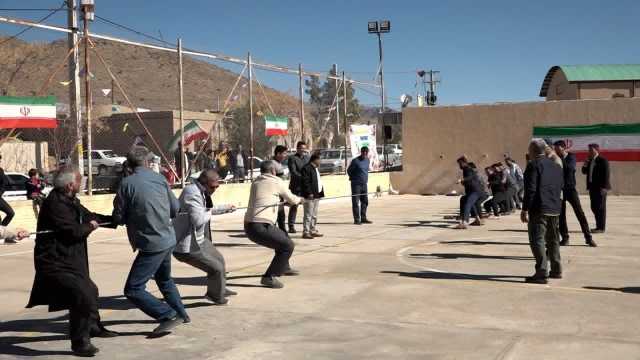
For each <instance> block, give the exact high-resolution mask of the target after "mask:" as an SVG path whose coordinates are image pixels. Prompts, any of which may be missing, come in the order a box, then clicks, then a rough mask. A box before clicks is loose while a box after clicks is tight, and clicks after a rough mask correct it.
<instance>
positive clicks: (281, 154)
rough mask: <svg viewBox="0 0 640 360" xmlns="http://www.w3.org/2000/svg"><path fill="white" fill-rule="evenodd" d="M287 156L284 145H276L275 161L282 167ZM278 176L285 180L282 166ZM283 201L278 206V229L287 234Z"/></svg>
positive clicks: (277, 172) (279, 168) (274, 151)
mask: <svg viewBox="0 0 640 360" xmlns="http://www.w3.org/2000/svg"><path fill="white" fill-rule="evenodd" d="M286 156H287V147H286V146H284V145H276V148H275V149H274V150H273V161H275V162H277V163H278V164H280V165H282V162H283V161H284V160H285V159H286ZM276 176H277V177H279V178H280V179H282V180H285V177H284V169H283V168H282V166H280V167H278V170H277V171H276ZM283 201H284V199H280V202H281V203H282V204H280V205H279V206H278V228H279V229H280V230H282V231H284V232H285V233H286V232H287V228H286V227H285V222H286V216H285V212H284V203H283Z"/></svg>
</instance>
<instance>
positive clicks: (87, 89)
mask: <svg viewBox="0 0 640 360" xmlns="http://www.w3.org/2000/svg"><path fill="white" fill-rule="evenodd" d="M83 12H84V34H83V35H84V89H85V102H86V110H85V112H86V116H87V169H88V171H87V188H88V194H89V196H91V195H93V164H92V161H91V150H92V149H93V147H92V141H91V140H92V139H91V138H92V136H91V128H92V126H91V105H92V104H91V102H92V99H91V81H90V78H91V71H90V68H89V13H88V12H87V10H86V9H84V10H83ZM78 156H82V154H78Z"/></svg>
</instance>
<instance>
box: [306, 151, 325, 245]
mask: <svg viewBox="0 0 640 360" xmlns="http://www.w3.org/2000/svg"><path fill="white" fill-rule="evenodd" d="M318 167H320V154H318V153H315V154H313V155H311V158H309V163H308V164H307V165H305V166H304V167H303V168H302V197H303V198H305V200H306V201H305V202H304V205H303V207H304V220H303V222H302V224H303V225H302V227H303V229H302V231H303V232H302V238H303V239H313V238H315V237H322V236H323V235H322V234H320V233H319V232H318V229H317V228H316V224H317V222H318V205H319V204H320V199H321V198H323V197H324V186H323V185H322V179H321V178H320V171H319V170H318Z"/></svg>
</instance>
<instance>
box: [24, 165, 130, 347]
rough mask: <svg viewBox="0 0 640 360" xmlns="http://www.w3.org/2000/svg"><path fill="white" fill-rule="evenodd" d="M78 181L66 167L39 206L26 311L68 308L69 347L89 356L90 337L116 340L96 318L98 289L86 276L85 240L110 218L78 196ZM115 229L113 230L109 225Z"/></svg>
mask: <svg viewBox="0 0 640 360" xmlns="http://www.w3.org/2000/svg"><path fill="white" fill-rule="evenodd" d="M81 179H82V177H81V176H80V173H79V172H78V171H77V170H75V169H73V168H71V167H69V168H63V169H61V170H60V171H59V172H58V173H57V174H56V177H55V180H54V185H55V190H53V191H52V192H51V194H49V196H48V197H47V199H46V200H45V201H44V203H43V204H42V209H41V211H40V216H39V217H38V231H39V232H40V231H42V232H44V231H47V232H46V233H40V234H38V235H37V236H36V246H35V250H34V264H35V270H36V275H35V280H34V282H33V289H32V290H31V299H29V304H28V305H27V307H28V308H30V307H34V306H37V305H49V311H60V310H69V335H70V338H71V349H72V350H73V352H74V353H75V354H76V355H79V356H93V355H95V354H96V353H97V352H98V349H97V348H96V347H95V346H93V345H92V344H91V340H90V338H91V337H114V336H117V335H118V334H117V333H115V332H112V331H109V330H107V329H106V328H105V327H104V326H102V324H101V322H100V315H99V314H98V287H97V286H96V284H95V283H94V282H93V281H92V280H91V278H90V277H89V261H88V257H87V237H88V236H89V234H91V233H92V232H93V231H94V230H96V229H97V228H98V227H99V226H101V224H102V225H106V223H111V216H104V215H98V214H95V213H92V212H91V211H89V210H87V209H86V208H85V207H84V206H82V205H81V204H80V200H78V198H76V194H77V193H78V191H79V190H80V182H81ZM110 227H114V226H110Z"/></svg>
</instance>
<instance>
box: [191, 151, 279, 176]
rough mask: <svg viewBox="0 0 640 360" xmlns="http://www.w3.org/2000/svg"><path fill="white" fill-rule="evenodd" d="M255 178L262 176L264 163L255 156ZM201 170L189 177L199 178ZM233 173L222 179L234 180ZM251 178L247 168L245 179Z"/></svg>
mask: <svg viewBox="0 0 640 360" xmlns="http://www.w3.org/2000/svg"><path fill="white" fill-rule="evenodd" d="M252 160H253V161H252V162H253V178H254V179H255V178H257V177H258V176H260V164H261V163H262V161H263V160H262V159H261V158H259V157H257V156H254V157H253V159H252ZM288 172H289V171H288V169H287V174H288ZM200 173H201V171H198V172H194V173H191V175H190V176H189V179H191V181H192V182H193V181H195V180H196V179H198V177H199V176H200ZM233 178H234V177H233V173H232V172H231V171H229V173H227V176H226V177H225V178H224V179H222V182H233ZM248 179H250V172H249V169H245V180H248Z"/></svg>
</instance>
